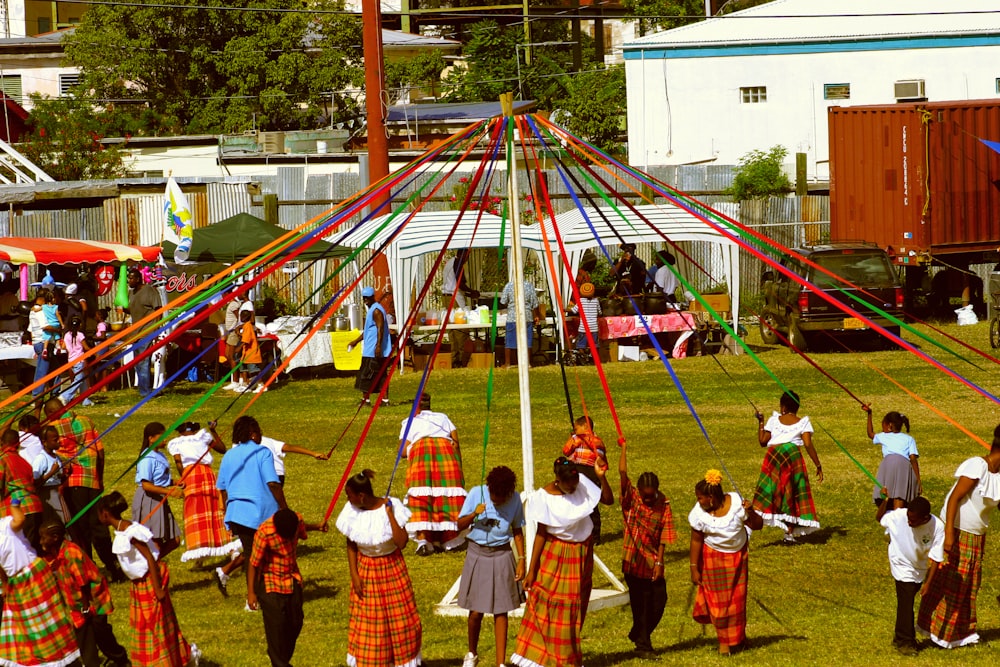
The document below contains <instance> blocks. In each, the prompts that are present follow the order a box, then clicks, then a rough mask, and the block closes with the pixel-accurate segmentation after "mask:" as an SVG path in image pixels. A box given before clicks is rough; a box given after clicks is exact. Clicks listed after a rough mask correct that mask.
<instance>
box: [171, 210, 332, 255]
mask: <svg viewBox="0 0 1000 667" xmlns="http://www.w3.org/2000/svg"><path fill="white" fill-rule="evenodd" d="M286 233H288V230H287V229H283V228H281V227H279V226H277V225H272V224H271V223H269V222H267V221H265V220H261V219H260V218H258V217H256V216H253V215H250V214H249V213H238V214H236V215H234V216H232V217H231V218H226V219H225V220H221V221H219V222H217V223H216V224H214V225H209V226H208V227H201V228H199V229H196V230H194V244H193V245H192V246H191V253H190V256H189V257H188V261H190V262H221V263H223V264H233V263H234V262H238V261H240V260H241V259H244V258H246V257H249V256H250V255H252V254H254V253H255V252H257V251H258V250H260V249H261V248H263V247H264V246H266V245H268V244H269V243H272V242H273V241H275V240H276V239H278V238H281V237H282V236H284V235H285V234H286ZM175 248H176V245H175V244H173V243H171V242H169V241H164V242H163V255H164V256H165V257H167V258H172V257H173V256H174V249H175ZM288 252H289V253H290V252H291V251H290V250H289V251H288ZM347 252H348V251H347V250H346V249H344V248H338V247H336V246H334V245H333V244H331V243H327V242H326V241H323V240H317V241H315V242H314V243H313V244H312V245H310V246H309V248H307V249H306V250H305V251H304V252H302V253H301V254H300V255H298V256H297V257H296V259H298V260H301V261H310V260H315V259H331V258H333V257H342V256H343V255H346V254H347ZM283 254H287V253H283Z"/></svg>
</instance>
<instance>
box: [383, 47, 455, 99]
mask: <svg viewBox="0 0 1000 667" xmlns="http://www.w3.org/2000/svg"><path fill="white" fill-rule="evenodd" d="M447 66H448V65H447V63H446V62H445V60H444V56H442V55H441V52H440V51H437V50H434V51H420V52H419V53H417V54H416V55H415V56H413V57H412V58H404V59H402V60H398V61H389V62H386V64H385V88H386V90H387V91H389V92H390V97H392V98H395V99H401V98H402V97H404V96H405V94H406V92H407V90H408V89H410V88H412V87H419V86H428V87H431V88H436V87H437V84H438V82H439V81H440V79H441V72H443V71H444V69H445V67H447ZM392 91H396V92H395V94H394V95H393V94H392Z"/></svg>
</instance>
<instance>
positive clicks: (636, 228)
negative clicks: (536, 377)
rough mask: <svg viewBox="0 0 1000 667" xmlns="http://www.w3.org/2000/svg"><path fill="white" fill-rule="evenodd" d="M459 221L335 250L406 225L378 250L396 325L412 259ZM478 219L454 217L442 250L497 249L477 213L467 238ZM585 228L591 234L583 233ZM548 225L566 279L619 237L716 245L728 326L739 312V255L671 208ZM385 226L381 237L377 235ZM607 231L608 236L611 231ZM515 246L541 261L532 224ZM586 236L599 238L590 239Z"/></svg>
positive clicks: (423, 218)
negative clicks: (562, 252)
mask: <svg viewBox="0 0 1000 667" xmlns="http://www.w3.org/2000/svg"><path fill="white" fill-rule="evenodd" d="M459 215H462V212H461V211H434V212H431V211H420V212H417V213H412V214H402V215H398V216H397V217H396V218H395V219H393V220H392V221H390V222H388V223H387V222H386V221H387V220H388V218H389V216H380V217H378V218H374V219H372V220H369V221H367V222H365V223H363V224H361V225H359V226H358V227H357V228H355V229H354V230H352V231H351V232H350V233H349V234H348V235H347V237H346V238H344V239H340V241H339V242H340V243H342V244H343V245H346V246H350V247H359V246H366V247H368V248H371V249H373V250H374V249H375V248H379V247H382V245H383V244H385V243H386V241H387V240H388V239H389V238H391V237H392V235H393V233H394V232H395V231H396V230H397V229H398V228H399V226H400V225H402V224H403V223H404V222H406V225H405V226H404V227H403V229H402V230H401V231H400V232H399V234H398V235H397V236H396V237H395V238H393V239H392V241H391V243H389V244H388V245H387V246H386V248H385V255H386V259H387V260H388V263H389V278H390V280H391V281H392V284H393V285H394V286H395V289H394V290H393V301H394V303H395V306H396V312H395V317H396V321H397V322H402V321H403V320H405V318H406V315H407V314H408V313H409V312H410V308H411V293H412V290H413V288H414V287H415V286H416V281H417V271H418V269H419V260H420V257H421V256H422V255H424V254H427V253H439V252H441V251H442V250H443V249H444V246H445V242H446V241H447V240H448V235H449V234H450V233H451V232H452V229H453V228H454V227H455V223H456V222H457V221H458V219H459ZM478 216H479V212H478V211H467V212H465V214H464V215H462V219H461V222H460V223H459V226H458V229H457V230H455V234H454V236H453V237H452V238H451V242H450V243H449V244H448V247H449V248H452V249H457V248H496V247H497V246H498V245H499V244H500V231H501V223H502V220H501V218H500V217H498V216H495V215H490V214H488V213H483V214H482V217H481V218H479V228H478V229H476V231H475V238H473V237H472V235H473V229H474V228H475V225H476V220H477V218H478ZM587 220H589V221H590V225H592V226H593V230H591V227H590V225H588V224H587ZM545 224H546V227H545V232H546V234H547V237H548V242H549V247H550V248H551V250H552V251H553V252H555V253H557V254H558V253H559V246H558V244H557V243H556V238H555V235H554V234H553V232H552V223H551V221H547V222H546V223H545ZM556 224H557V226H558V228H559V234H560V236H561V237H562V241H563V245H564V246H565V248H566V251H567V252H568V253H569V256H570V257H569V260H570V265H571V267H572V269H573V272H574V275H575V272H576V270H577V268H578V267H579V264H580V259H581V257H582V256H583V253H584V252H585V251H586V250H588V249H590V248H595V247H597V246H599V245H600V244H604V245H605V247H606V248H607V250H608V253H609V254H610V255H611V256H612V257H614V256H615V255H616V253H617V249H618V243H619V242H620V241H619V237H621V239H622V241H621V242H626V243H656V242H663V236H664V235H665V236H666V237H667V238H668V239H670V241H672V242H675V243H676V242H681V241H706V242H709V243H713V244H717V245H719V247H720V250H721V257H722V265H723V272H724V274H725V279H726V281H727V285H728V286H729V292H730V296H731V298H732V308H733V310H732V316H733V321H734V322H735V321H736V320H737V317H738V312H739V287H740V286H739V281H740V274H739V247H738V246H737V244H736V243H735V242H734V241H733V240H732V239H730V238H729V237H727V236H725V235H723V234H720V233H719V232H717V231H715V230H714V229H712V228H711V227H709V226H708V225H707V224H706V223H705V222H703V221H702V220H700V219H699V218H698V217H697V216H695V215H694V214H692V213H689V212H687V211H685V210H684V209H682V208H680V207H678V206H674V205H672V204H662V205H655V206H652V205H650V206H637V207H635V210H634V211H633V210H631V209H626V208H622V209H621V212H618V211H615V210H614V209H611V208H607V209H605V208H601V209H593V208H584V209H582V210H581V209H574V210H571V211H567V212H565V213H561V214H559V215H557V216H556ZM383 225H385V228H384V229H380V227H382V226H383ZM612 228H613V229H614V231H612ZM521 229H522V232H521V236H522V245H523V247H524V248H526V249H529V250H535V251H538V252H541V253H544V243H543V240H542V228H541V226H540V225H538V224H533V225H525V226H523V227H522V228H521ZM594 231H596V232H597V235H598V236H599V238H600V241H598V237H597V236H595V234H594ZM510 238H511V236H510V223H509V222H508V223H507V225H506V229H505V230H504V244H505V245H506V246H508V247H509V246H510ZM557 266H558V267H560V274H561V275H560V276H556V277H555V279H550V280H549V285H550V288H551V289H557V288H558V289H559V290H560V291H561V292H562V293H563V295H564V297H565V296H568V293H569V278H568V276H567V275H566V273H565V270H564V269H563V268H562V264H561V262H560V263H558V264H557Z"/></svg>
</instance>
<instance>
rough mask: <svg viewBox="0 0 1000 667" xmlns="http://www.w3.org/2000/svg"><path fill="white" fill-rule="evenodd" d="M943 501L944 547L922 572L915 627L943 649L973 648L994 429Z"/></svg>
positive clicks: (999, 469) (999, 445)
mask: <svg viewBox="0 0 1000 667" xmlns="http://www.w3.org/2000/svg"><path fill="white" fill-rule="evenodd" d="M955 477H957V478H958V479H957V480H956V481H955V484H954V485H952V487H951V491H949V492H948V495H947V497H945V500H944V509H943V510H942V512H941V518H942V519H944V545H943V548H942V549H941V550H937V549H932V550H931V553H930V558H931V560H932V561H936V562H938V563H940V565H939V566H938V567H934V566H933V564H932V566H931V567H930V569H929V570H928V571H927V581H926V582H924V590H926V591H927V593H926V594H924V595H923V596H922V597H921V598H920V613H919V614H918V616H917V629H918V630H919V631H920V632H921V633H922V634H925V635H930V638H931V641H933V642H934V643H935V644H937V645H938V646H941V647H944V648H955V647H958V646H966V645H968V644H975V643H977V642H978V641H979V633H978V632H976V594H977V593H978V592H979V584H980V581H981V579H982V576H983V573H982V567H983V555H984V552H985V549H986V531H987V530H988V529H989V527H990V518H991V517H992V516H993V511H994V510H995V509H996V507H997V504H998V503H1000V426H997V427H996V429H994V430H993V445H992V447H991V448H990V453H989V454H988V455H986V456H977V457H975V458H971V459H967V460H966V461H964V462H963V463H962V465H960V466H959V467H958V470H956V471H955Z"/></svg>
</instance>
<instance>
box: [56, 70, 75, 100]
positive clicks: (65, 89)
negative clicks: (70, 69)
mask: <svg viewBox="0 0 1000 667" xmlns="http://www.w3.org/2000/svg"><path fill="white" fill-rule="evenodd" d="M79 83H80V74H79V73H77V72H74V73H73V74H60V75H59V95H60V96H61V97H69V96H70V95H72V94H73V88H74V87H76V85H77V84H79Z"/></svg>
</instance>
